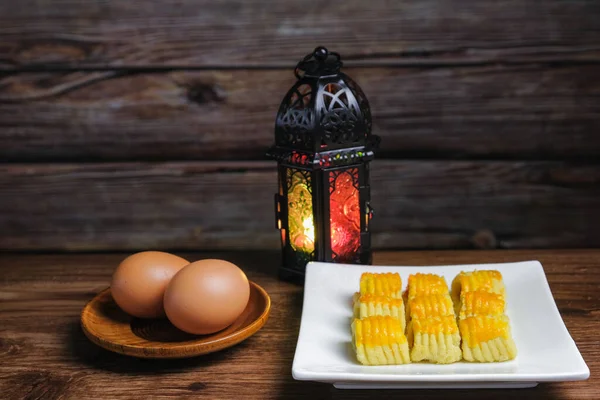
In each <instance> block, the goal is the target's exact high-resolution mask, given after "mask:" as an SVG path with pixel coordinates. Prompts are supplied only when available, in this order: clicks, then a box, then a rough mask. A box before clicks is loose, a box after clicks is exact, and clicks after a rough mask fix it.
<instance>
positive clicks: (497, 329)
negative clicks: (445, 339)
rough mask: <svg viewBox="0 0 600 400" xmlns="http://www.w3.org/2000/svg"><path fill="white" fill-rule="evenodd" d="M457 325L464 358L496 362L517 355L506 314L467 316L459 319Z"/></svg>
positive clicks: (510, 358)
mask: <svg viewBox="0 0 600 400" xmlns="http://www.w3.org/2000/svg"><path fill="white" fill-rule="evenodd" d="M459 327H460V334H461V337H462V351H463V357H464V359H465V360H467V361H476V362H498V361H507V360H512V359H513V358H515V357H516V356H517V348H516V346H515V343H514V341H513V339H512V337H511V334H510V325H509V320H508V317H507V316H505V315H500V316H475V317H469V318H465V319H462V320H460V321H459Z"/></svg>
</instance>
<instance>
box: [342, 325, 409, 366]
mask: <svg viewBox="0 0 600 400" xmlns="http://www.w3.org/2000/svg"><path fill="white" fill-rule="evenodd" d="M352 345H353V347H354V351H355V352H356V358H357V359H358V361H359V362H360V363H361V364H364V365H393V364H407V363H410V355H409V351H408V342H407V340H406V336H405V335H404V332H403V329H402V325H401V324H400V320H399V319H397V318H393V317H389V316H385V317H382V316H377V317H367V318H363V319H358V318H355V319H354V321H353V322H352Z"/></svg>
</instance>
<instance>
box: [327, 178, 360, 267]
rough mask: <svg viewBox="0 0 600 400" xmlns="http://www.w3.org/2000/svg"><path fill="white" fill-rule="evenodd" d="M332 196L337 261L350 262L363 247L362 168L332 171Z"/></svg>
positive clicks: (332, 243)
mask: <svg viewBox="0 0 600 400" xmlns="http://www.w3.org/2000/svg"><path fill="white" fill-rule="evenodd" d="M329 193H330V194H329V210H330V223H331V250H332V252H333V261H335V262H341V263H344V262H348V263H350V262H353V261H354V260H355V258H356V254H357V253H358V250H359V247H360V218H361V216H360V202H359V195H358V168H350V169H347V170H341V171H333V172H331V173H330V175H329Z"/></svg>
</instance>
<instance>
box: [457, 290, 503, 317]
mask: <svg viewBox="0 0 600 400" xmlns="http://www.w3.org/2000/svg"><path fill="white" fill-rule="evenodd" d="M458 307H459V312H458V317H459V318H460V319H465V318H469V317H473V316H485V315H489V316H494V315H496V316H500V315H502V314H504V310H505V308H506V302H505V301H504V296H502V295H501V294H498V293H490V292H486V291H482V290H476V291H474V292H465V293H462V295H461V296H460V302H459V305H458Z"/></svg>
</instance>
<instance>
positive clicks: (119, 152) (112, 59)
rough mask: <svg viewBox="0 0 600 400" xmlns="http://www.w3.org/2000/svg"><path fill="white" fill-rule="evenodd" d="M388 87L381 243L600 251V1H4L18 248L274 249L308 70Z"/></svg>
mask: <svg viewBox="0 0 600 400" xmlns="http://www.w3.org/2000/svg"><path fill="white" fill-rule="evenodd" d="M318 44H323V45H326V46H328V47H329V48H331V49H335V50H336V51H338V52H340V53H341V54H342V55H343V57H344V60H345V61H346V66H347V68H346V72H347V73H348V74H349V75H351V76H352V77H354V78H355V80H357V81H358V82H359V84H360V85H361V86H362V87H363V89H364V90H365V92H366V93H367V95H368V97H369V99H370V102H371V105H372V108H373V119H374V121H373V122H374V130H375V132H376V133H377V134H379V135H380V136H382V138H383V148H382V151H381V153H380V155H379V158H378V160H377V161H375V162H374V164H373V205H374V207H375V209H376V218H375V219H374V226H373V232H374V238H373V241H374V245H375V246H376V247H378V248H470V247H508V248H517V247H600V233H599V232H600V230H599V229H598V226H599V225H600V132H599V131H600V2H598V1H596V0H572V1H563V0H546V1H543V2H538V1H534V0H507V1H501V2H498V1H493V0H478V1H475V0H463V1H459V0H452V1H451V0H421V1H412V0H411V1H402V2H389V1H378V0H374V1H369V2H365V1H358V0H346V1H333V2H331V1H330V2H321V1H314V0H302V1H298V0H289V1H258V0H250V1H225V2H221V1H220V2H217V1H207V0H193V1H192V0H154V1H152V2H142V3H139V2H138V3H131V2H121V1H110V0H109V1H82V0H61V1H60V2H56V1H49V0H35V1H34V0H22V1H19V2H0V160H1V161H2V164H0V199H1V200H0V201H1V203H0V204H1V205H2V207H0V250H66V251H73V250H78V251H79V250H109V249H122V250H131V249H142V248H177V249H194V250H197V249H207V248H215V249H229V248H275V247H277V245H278V236H277V233H276V231H275V230H274V229H273V215H272V193H273V191H274V190H275V187H274V186H275V185H274V184H275V177H274V171H275V169H274V167H275V165H274V163H272V162H266V161H264V152H265V149H266V148H267V147H268V146H269V145H270V144H271V142H272V141H273V124H274V115H275V112H276V110H277V107H278V103H279V101H280V100H281V98H282V97H283V95H284V93H285V92H286V90H287V89H288V88H289V87H290V86H291V84H292V83H293V82H294V78H293V74H292V68H293V66H294V65H295V63H296V62H297V61H298V60H299V59H300V58H301V57H302V56H304V54H305V53H307V52H310V51H311V50H312V48H314V47H315V46H316V45H318Z"/></svg>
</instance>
